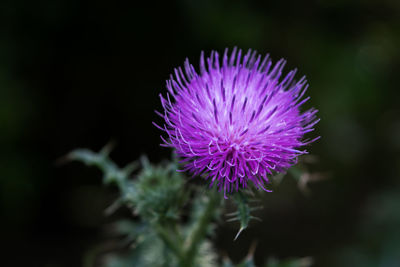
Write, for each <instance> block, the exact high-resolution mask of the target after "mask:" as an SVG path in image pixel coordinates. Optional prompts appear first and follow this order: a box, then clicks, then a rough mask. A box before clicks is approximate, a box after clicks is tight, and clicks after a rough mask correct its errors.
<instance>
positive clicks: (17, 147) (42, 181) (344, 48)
mask: <svg viewBox="0 0 400 267" xmlns="http://www.w3.org/2000/svg"><path fill="white" fill-rule="evenodd" d="M0 6H1V8H0V30H1V34H0V147H1V148H0V151H1V152H0V155H1V161H0V167H1V173H0V207H1V228H0V231H1V232H0V236H1V246H2V247H3V249H2V254H3V256H2V257H1V262H2V263H1V265H2V266H28V265H29V266H81V264H82V261H83V259H84V257H85V253H87V251H90V250H91V248H93V247H94V246H96V244H98V243H99V242H102V241H104V239H105V234H104V227H105V226H104V225H106V224H107V223H108V222H109V221H112V220H113V218H105V217H104V216H103V213H102V212H103V209H104V208H105V207H106V206H107V204H109V203H110V201H111V200H112V199H113V196H114V195H113V194H114V193H113V192H112V190H111V192H110V190H108V189H104V188H103V187H101V184H100V178H99V176H100V173H99V172H97V171H95V170H93V169H88V168H86V167H84V166H82V165H80V164H77V163H76V164H68V165H59V164H57V163H58V159H59V158H60V157H62V156H63V155H65V154H66V153H67V152H69V151H71V150H72V149H74V148H78V147H88V148H91V149H95V150H97V149H100V148H101V147H102V146H103V145H104V144H106V143H107V142H109V141H110V140H115V141H116V143H117V148H116V149H115V151H114V153H113V158H114V159H115V160H116V161H117V162H118V163H119V164H121V165H122V164H126V163H128V162H129V161H131V160H134V159H136V158H138V157H139V156H140V155H142V154H147V155H148V156H149V158H150V159H151V160H152V161H153V162H158V161H160V160H161V159H163V158H168V157H170V151H169V150H168V149H164V148H161V147H159V145H158V144H159V142H160V140H159V134H160V132H159V131H158V130H157V129H156V128H155V127H153V126H152V124H151V122H152V121H153V120H156V119H157V118H156V115H155V114H154V109H160V103H159V98H158V94H159V93H160V92H163V91H164V90H165V87H164V86H165V80H166V79H167V78H168V77H169V74H170V73H171V72H172V70H173V68H174V67H177V66H179V65H181V64H182V63H183V61H184V59H185V58H186V57H188V58H189V59H190V60H191V62H192V63H194V65H197V64H198V63H197V62H198V58H199V54H200V51H201V50H204V51H206V52H207V53H208V52H210V50H212V49H216V50H218V51H221V52H222V51H223V49H225V47H229V48H232V47H233V46H238V47H240V48H243V49H248V48H253V49H256V50H257V51H259V52H261V53H263V54H265V53H267V52H268V53H270V54H271V56H272V59H273V60H274V61H277V60H278V59H280V58H281V57H284V58H286V59H287V60H288V63H287V67H286V68H285V70H287V71H288V70H290V69H293V68H295V67H298V69H299V72H298V73H299V74H298V76H297V77H298V78H300V76H302V75H306V76H307V77H308V80H309V83H310V88H309V90H308V95H310V96H311V101H309V103H308V104H307V105H308V107H311V106H315V107H317V108H318V109H319V110H320V113H319V116H320V117H321V119H322V120H321V122H320V123H319V124H318V125H317V130H316V132H317V134H318V135H321V136H322V139H321V140H319V141H318V142H317V143H315V144H314V145H313V146H312V147H310V151H311V152H312V154H313V155H315V156H316V157H318V162H317V163H314V164H312V165H311V166H310V170H311V171H313V172H314V171H316V172H322V173H326V174H327V176H328V177H329V179H325V180H322V181H318V182H314V183H312V184H310V189H311V194H310V195H309V196H306V195H304V194H303V193H302V192H301V191H299V189H298V186H297V184H296V181H295V180H294V179H290V178H287V179H284V180H283V181H282V184H281V185H280V186H279V187H277V188H276V189H275V192H274V193H272V194H268V195H267V196H265V203H264V206H265V209H264V211H263V213H262V214H261V217H262V219H263V222H262V223H254V224H252V226H251V228H250V229H249V230H248V231H247V232H244V233H243V234H242V236H241V238H240V239H239V240H237V241H235V242H231V240H232V237H233V236H234V233H235V230H236V228H237V226H236V225H234V224H232V225H228V224H223V225H221V227H220V228H219V230H218V235H217V237H216V238H215V246H216V249H218V251H220V252H221V253H223V254H227V255H229V256H230V257H231V258H232V259H233V260H239V259H241V258H243V257H244V256H245V255H246V254H247V251H248V248H249V246H250V245H251V242H252V240H254V239H256V240H257V242H258V243H257V244H258V248H257V250H256V259H257V261H258V262H261V261H262V260H263V259H265V258H267V257H271V256H274V257H277V258H287V257H303V256H312V257H313V258H314V260H315V266H342V267H343V266H400V227H399V226H400V181H399V178H400V156H399V155H400V153H399V152H400V104H399V97H400V93H399V92H400V88H399V82H398V80H399V71H400V52H399V47H400V2H399V1H397V0H383V1H378V0H376V1H373V0H366V1H362V0H355V1H345V0H341V1H327V0H314V1H228V0H218V1H216V0H203V1H194V0H180V1H162V2H159V3H156V2H153V1H139V2H135V1H108V2H105V3H101V1H88V2H86V1H77V0H57V1H54V0H53V1H25V0H13V1H2V3H1V5H0Z"/></svg>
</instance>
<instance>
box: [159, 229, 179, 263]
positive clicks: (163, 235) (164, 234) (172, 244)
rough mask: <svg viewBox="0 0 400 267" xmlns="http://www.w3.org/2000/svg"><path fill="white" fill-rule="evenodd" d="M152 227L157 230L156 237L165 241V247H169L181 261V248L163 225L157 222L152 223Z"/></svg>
mask: <svg viewBox="0 0 400 267" xmlns="http://www.w3.org/2000/svg"><path fill="white" fill-rule="evenodd" d="M153 227H154V229H155V230H156V232H157V235H158V237H159V238H160V239H161V240H162V241H163V242H164V243H165V245H166V247H168V248H170V249H171V250H172V252H174V253H175V255H176V257H177V258H178V259H179V260H180V261H182V259H183V253H182V248H181V246H179V244H178V243H177V242H176V240H174V239H173V238H171V235H170V234H169V233H168V232H167V231H166V230H165V227H163V226H161V225H160V224H158V223H155V224H153Z"/></svg>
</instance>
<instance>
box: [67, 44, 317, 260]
mask: <svg viewBox="0 0 400 267" xmlns="http://www.w3.org/2000/svg"><path fill="white" fill-rule="evenodd" d="M284 65H285V61H284V60H280V61H279V62H278V63H277V64H276V65H275V66H273V64H272V63H271V60H269V58H268V56H267V57H265V58H264V59H262V58H261V56H259V55H257V53H256V52H252V51H249V52H248V53H247V54H246V55H244V56H243V57H242V52H241V50H239V51H237V49H236V48H235V49H234V50H233V52H232V53H231V55H230V56H228V52H227V51H225V53H224V55H223V58H222V63H221V62H220V60H219V56H218V53H216V52H212V54H211V56H210V57H209V58H207V59H206V60H205V59H204V54H202V55H201V60H200V74H198V73H197V72H196V71H195V69H194V67H193V66H192V65H190V64H189V62H188V61H186V62H185V73H184V72H183V71H182V69H181V68H178V69H176V70H175V77H173V76H171V79H170V80H168V81H167V90H168V92H167V93H166V97H162V96H161V95H160V97H161V103H162V106H163V108H164V111H163V112H162V113H161V112H157V113H158V115H160V117H161V118H162V119H163V123H162V124H159V123H154V125H156V126H157V127H158V128H159V129H161V130H162V131H164V132H165V136H161V139H162V140H163V144H162V146H167V147H172V148H173V149H174V153H175V154H174V156H173V160H170V161H165V162H162V163H160V164H158V165H154V164H151V163H150V162H149V160H148V159H147V158H146V157H142V158H141V159H140V160H138V161H135V162H133V163H131V164H129V165H127V166H126V167H124V168H119V167H118V166H117V165H116V164H115V163H114V162H113V161H112V160H111V159H110V157H109V154H110V151H111V148H110V146H106V147H105V148H103V149H102V150H101V151H100V152H98V153H96V152H93V151H90V150H87V149H77V150H75V151H72V152H71V153H70V154H68V156H67V157H68V159H70V160H77V161H81V162H84V163H85V164H87V165H89V166H96V167H98V168H99V169H100V170H101V171H102V172H103V183H104V184H106V185H114V186H116V187H117V188H118V189H119V192H120V196H119V198H118V199H117V200H116V201H115V203H114V204H112V205H111V206H110V208H108V209H107V210H106V214H111V213H113V212H114V211H115V210H116V209H117V208H118V207H120V206H122V205H124V206H127V207H128V208H130V209H131V211H132V213H133V216H132V218H130V220H124V221H120V222H116V224H115V227H114V229H115V230H116V231H117V232H118V233H120V234H124V235H126V238H127V240H126V241H127V242H128V244H129V252H128V253H125V254H124V255H121V254H118V253H117V252H115V253H111V254H108V255H103V256H102V257H100V258H101V259H97V261H99V262H101V263H102V265H103V266H113V267H119V266H184V267H186V266H187V267H191V266H219V265H221V266H234V264H233V263H232V262H231V261H230V260H229V259H226V258H221V257H220V255H218V254H217V253H216V250H215V249H213V246H212V242H211V239H210V237H213V236H214V234H215V228H216V227H217V225H221V224H224V223H229V222H231V221H238V222H239V225H240V226H239V230H238V233H237V235H236V236H235V237H232V242H233V240H236V239H237V238H238V237H239V234H240V233H241V232H242V231H243V230H244V229H246V228H247V227H248V224H249V222H250V220H251V219H254V218H255V216H253V211H254V210H256V209H260V206H253V205H250V203H251V202H252V201H253V200H254V199H255V198H256V194H255V193H254V190H253V188H255V189H263V190H264V191H271V190H269V189H267V188H266V187H267V185H268V184H269V183H271V182H272V181H273V179H274V175H276V174H279V173H281V174H280V175H282V174H283V173H285V171H286V170H287V169H288V168H289V167H291V166H292V165H294V164H295V163H297V158H298V156H300V155H303V154H306V153H307V151H306V150H301V149H302V147H304V146H306V145H308V144H310V143H311V142H313V141H315V140H316V139H318V137H317V138H314V139H305V138H304V135H305V134H306V133H308V132H311V131H313V126H314V125H315V124H316V123H317V122H318V119H317V118H316V113H317V110H315V109H310V110H307V111H305V112H303V113H302V112H300V109H299V108H300V106H301V105H302V104H303V103H304V102H306V101H307V100H308V98H305V99H303V95H304V93H305V91H306V89H307V85H306V80H305V78H304V77H303V78H301V79H300V80H299V81H294V76H295V73H296V70H293V71H291V72H289V73H288V74H287V75H286V76H285V77H284V78H283V79H281V76H282V70H283V67H284ZM206 66H207V67H206ZM187 174H190V175H191V176H196V177H197V176H198V177H203V178H204V179H205V180H206V181H208V186H205V185H204V184H199V183H194V181H191V180H190V179H188V177H187ZM222 191H223V192H222ZM256 193H258V192H257V191H256ZM229 202H233V203H234V204H235V205H236V211H233V212H230V213H226V209H225V206H226V205H225V204H226V203H229ZM253 252H254V251H253V250H251V251H250V253H249V256H248V257H246V258H245V259H244V260H243V262H242V263H239V264H238V265H237V266H254V261H253V257H252V256H253ZM86 263H87V266H91V265H93V264H94V262H93V260H87V262H86ZM310 264H311V261H310V259H309V258H305V259H295V260H287V261H284V262H279V261H277V260H269V261H268V262H267V263H266V265H265V266H270V267H271V266H293V267H294V266H299V267H300V266H309V265H310Z"/></svg>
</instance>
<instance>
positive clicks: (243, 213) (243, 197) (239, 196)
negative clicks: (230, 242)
mask: <svg viewBox="0 0 400 267" xmlns="http://www.w3.org/2000/svg"><path fill="white" fill-rule="evenodd" d="M248 195H249V193H247V194H245V193H244V192H241V191H239V192H237V193H236V194H235V195H234V200H235V202H236V205H237V211H235V212H232V213H229V214H227V216H229V217H231V218H229V219H228V220H227V221H228V222H232V221H239V223H240V228H239V231H238V233H237V234H236V236H235V238H234V240H236V239H237V238H238V237H239V235H240V234H241V233H242V232H243V230H245V229H246V228H247V227H248V225H249V222H250V220H251V219H258V220H260V219H259V218H257V217H254V216H252V215H251V211H254V210H257V209H260V208H261V207H250V206H249V197H248Z"/></svg>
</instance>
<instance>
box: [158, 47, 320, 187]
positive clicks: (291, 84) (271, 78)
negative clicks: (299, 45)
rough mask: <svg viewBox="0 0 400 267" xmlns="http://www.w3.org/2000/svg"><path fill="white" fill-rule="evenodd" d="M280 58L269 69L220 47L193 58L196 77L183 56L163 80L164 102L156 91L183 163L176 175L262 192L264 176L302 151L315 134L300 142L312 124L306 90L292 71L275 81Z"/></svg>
mask: <svg viewBox="0 0 400 267" xmlns="http://www.w3.org/2000/svg"><path fill="white" fill-rule="evenodd" d="M285 63H286V61H285V60H283V59H281V60H279V61H278V63H276V64H275V66H272V62H271V60H270V59H269V57H268V55H267V56H266V57H265V58H264V59H262V58H261V55H258V54H257V53H256V51H253V52H252V51H251V50H249V51H248V53H247V54H246V55H244V56H243V57H242V51H241V50H239V51H237V49H236V48H234V49H233V51H232V53H231V55H230V56H228V50H227V49H226V50H225V53H224V56H223V58H222V65H221V64H220V60H219V55H218V53H217V52H214V51H213V52H211V56H210V57H209V58H207V59H206V61H205V59H204V53H203V52H202V53H201V57H200V73H197V72H196V71H195V69H194V67H193V66H192V65H191V64H190V63H189V61H188V60H187V59H186V61H185V64H184V69H185V72H183V71H182V69H181V68H178V69H175V77H173V76H172V75H171V77H170V80H168V81H167V89H168V92H169V93H168V92H167V94H166V98H164V97H163V96H162V95H161V94H160V98H161V104H162V107H163V108H164V113H163V114H162V113H159V112H157V111H156V113H157V114H158V115H159V116H161V117H162V118H163V119H164V120H165V124H164V125H163V127H160V126H158V125H157V124H155V123H154V125H155V126H156V127H158V128H159V129H161V130H163V131H165V132H166V133H167V135H168V140H166V139H164V138H163V137H162V136H161V139H162V140H163V142H164V143H163V144H162V146H167V147H173V148H175V149H176V152H177V154H178V155H179V156H180V157H181V158H182V162H184V163H185V167H184V170H183V171H189V172H190V173H192V174H193V175H200V174H204V175H205V178H206V179H210V186H212V185H213V184H216V185H217V187H218V188H219V189H220V190H222V189H223V190H224V194H225V193H226V192H232V191H238V190H239V187H242V188H246V187H247V183H248V181H251V182H252V183H253V184H254V186H255V187H256V188H262V189H264V190H265V191H269V190H267V189H265V187H264V184H268V183H269V180H268V176H269V175H271V174H272V173H273V172H281V171H284V170H286V169H288V168H289V167H290V166H292V165H293V164H295V163H296V162H297V157H298V156H299V155H302V154H306V153H307V151H305V150H300V148H301V147H302V146H305V145H307V144H309V143H311V142H313V141H315V140H317V139H318V138H319V137H317V138H314V139H312V140H310V139H303V136H304V135H305V134H306V133H308V132H311V131H313V130H314V129H313V126H314V125H315V124H316V123H317V122H318V121H319V119H317V118H316V115H315V114H316V113H317V110H316V109H310V110H307V111H305V112H304V113H301V112H300V111H299V107H300V106H301V105H302V104H304V103H305V102H306V101H307V100H308V99H309V97H307V98H304V99H303V95H304V93H305V91H306V89H307V87H308V85H307V81H306V79H305V77H303V78H301V79H300V80H299V81H297V82H296V81H294V80H293V78H294V76H295V73H296V70H292V71H290V72H289V73H288V74H287V75H286V76H285V77H284V78H283V79H281V75H282V69H283V67H284V65H285Z"/></svg>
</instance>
